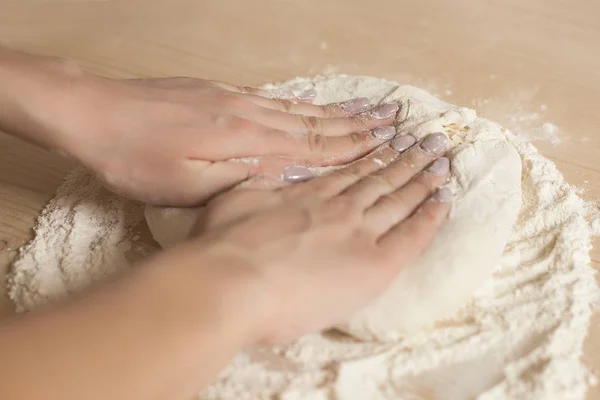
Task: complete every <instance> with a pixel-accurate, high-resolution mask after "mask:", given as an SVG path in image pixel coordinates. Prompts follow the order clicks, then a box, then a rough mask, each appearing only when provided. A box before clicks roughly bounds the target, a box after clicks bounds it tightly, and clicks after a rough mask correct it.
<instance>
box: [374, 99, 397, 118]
mask: <svg viewBox="0 0 600 400" xmlns="http://www.w3.org/2000/svg"><path fill="white" fill-rule="evenodd" d="M398 108H399V107H398V103H387V104H384V105H381V106H379V107H377V108H375V109H374V110H373V111H371V115H372V116H373V117H375V118H377V119H386V118H391V117H393V116H395V115H396V113H397V112H398Z"/></svg>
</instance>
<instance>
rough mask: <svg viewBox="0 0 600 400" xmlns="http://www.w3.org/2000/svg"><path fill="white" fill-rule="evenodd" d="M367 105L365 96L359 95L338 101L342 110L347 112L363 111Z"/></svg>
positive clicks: (356, 112) (367, 100)
mask: <svg viewBox="0 0 600 400" xmlns="http://www.w3.org/2000/svg"><path fill="white" fill-rule="evenodd" d="M369 105H370V103H369V99H367V98H366V97H359V98H356V99H352V100H348V101H344V102H342V103H340V107H342V110H344V112H346V113H348V114H358V113H359V112H362V111H365V110H366V109H367V108H369Z"/></svg>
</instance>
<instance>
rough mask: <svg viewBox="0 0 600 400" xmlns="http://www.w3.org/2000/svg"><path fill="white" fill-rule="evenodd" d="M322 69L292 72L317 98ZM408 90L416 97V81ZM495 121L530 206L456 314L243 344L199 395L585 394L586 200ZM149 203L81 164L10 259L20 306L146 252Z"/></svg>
mask: <svg viewBox="0 0 600 400" xmlns="http://www.w3.org/2000/svg"><path fill="white" fill-rule="evenodd" d="M319 79H320V78H317V80H316V82H315V81H310V80H303V79H298V80H295V81H292V82H289V83H286V84H285V85H284V86H286V87H294V88H305V87H307V86H311V85H315V84H316V87H317V93H318V96H317V101H319V96H320V95H321V94H320V93H319V90H318V89H319V85H318V83H319ZM340 79H342V78H340ZM340 82H341V80H340ZM344 82H346V83H345V84H344V86H343V87H340V88H339V89H340V90H342V91H343V93H344V96H346V97H347V98H348V99H349V98H353V97H359V96H366V97H372V96H373V94H374V93H381V92H382V90H381V89H382V87H381V86H378V85H379V84H380V83H381V82H382V81H381V80H378V79H374V78H364V77H362V78H356V79H355V84H354V85H352V84H348V83H347V82H348V80H347V79H345V80H344ZM389 84H390V83H389V82H386V83H385V85H389ZM383 87H387V86H383ZM365 88H366V89H365ZM402 90H404V91H405V92H406V93H409V94H410V93H414V94H415V98H416V99H418V98H419V97H420V96H421V93H422V91H420V90H419V89H416V88H411V87H407V86H404V87H402ZM365 91H366V92H368V93H365ZM388 94H389V93H382V94H381V101H385V98H386V95H388ZM405 112H410V110H405ZM473 115H474V114H473ZM496 128H497V129H500V130H501V131H502V134H504V135H506V137H507V139H508V140H509V142H510V143H511V144H512V145H513V146H514V147H515V148H516V150H517V151H518V153H519V155H520V157H521V161H522V165H523V175H522V188H523V206H522V208H521V211H520V214H519V218H518V221H517V224H516V226H515V228H514V231H513V233H512V236H511V239H510V241H509V243H508V245H507V247H506V249H505V251H504V253H503V256H502V258H501V261H500V262H499V263H498V265H496V266H495V267H494V269H493V276H492V278H491V279H490V280H489V281H488V282H486V284H485V285H484V286H483V287H482V288H480V290H478V292H477V293H476V294H475V296H474V297H473V298H472V300H471V301H470V303H469V304H468V305H467V306H466V307H464V308H463V309H462V310H461V311H460V312H459V313H458V315H456V316H455V318H454V319H453V322H452V323H447V324H444V325H442V326H437V327H435V328H434V329H432V330H428V331H424V332H418V333H415V334H411V335H409V336H407V337H404V338H402V339H400V340H398V341H396V342H393V343H377V342H361V341H358V340H356V339H353V338H350V337H348V336H345V335H342V334H340V333H339V332H336V331H332V332H324V333H322V334H314V335H308V336H305V337H302V338H300V339H298V340H296V341H294V342H292V343H287V344H282V345H279V346H276V347H271V348H262V349H254V350H251V351H246V352H243V353H241V354H239V355H238V356H237V357H236V358H235V359H234V360H233V361H232V362H231V364H230V365H229V366H228V367H227V368H226V369H225V370H224V371H223V372H222V373H221V375H220V376H219V379H218V380H217V381H216V382H215V383H214V384H213V385H212V386H210V387H209V388H208V389H206V390H205V391H204V392H203V393H202V394H200V395H199V397H198V398H200V399H232V400H233V399H235V400H243V399H280V400H331V399H360V400H363V399H370V400H378V399H381V400H383V399H467V398H477V399H481V400H491V399H583V398H584V395H585V392H586V390H587V388H588V386H589V385H590V384H591V383H594V382H595V378H594V377H593V376H592V375H591V374H590V372H589V371H588V370H587V369H586V368H585V367H584V365H583V364H582V363H581V361H580V356H581V354H582V347H583V342H584V339H585V336H586V334H587V331H588V325H589V319H590V316H591V312H592V308H593V306H594V305H595V303H596V302H597V301H598V299H599V293H600V291H599V290H598V287H597V285H596V282H595V279H594V271H593V269H592V267H591V266H590V257H589V251H590V249H591V236H592V230H591V227H590V223H589V222H588V221H587V220H586V216H588V217H589V215H588V214H589V207H588V205H587V204H586V203H585V202H584V201H583V200H582V199H581V198H580V197H579V196H578V190H577V189H576V188H574V187H571V186H569V185H568V184H566V183H565V182H564V179H563V177H562V175H561V174H560V172H558V170H557V169H556V167H555V166H554V164H553V163H552V162H551V161H549V160H548V159H546V158H544V157H542V156H541V155H540V154H539V153H538V152H537V150H536V149H535V148H534V146H533V145H531V144H530V143H528V142H526V141H524V140H522V139H520V138H519V137H516V136H515V135H513V134H511V133H510V132H508V131H506V130H503V129H502V128H500V127H498V126H496ZM398 129H399V130H402V129H403V126H402V124H401V123H400V125H399V126H398ZM404 133H408V132H404ZM447 133H448V134H449V136H450V138H451V140H458V139H460V138H459V137H458V136H453V134H454V133H455V134H456V135H458V134H459V133H458V132H454V133H453V132H452V131H451V132H447ZM462 139H464V138H462ZM462 139H461V140H462ZM142 210H143V207H142V205H141V204H138V203H135V202H131V201H127V200H123V199H121V198H119V197H117V196H115V195H112V194H110V193H108V192H107V191H106V190H104V189H103V188H102V187H101V185H100V184H99V183H98V182H97V181H96V180H95V179H94V178H93V177H91V176H90V175H88V174H87V172H86V171H85V170H82V169H79V170H76V171H73V172H72V173H71V174H70V175H69V176H68V177H67V179H66V180H65V182H64V184H63V185H62V186H61V187H60V188H59V189H58V191H57V195H56V198H55V199H53V200H52V201H51V202H50V203H49V204H48V206H47V207H46V209H45V210H44V211H43V212H42V214H41V215H40V217H39V219H38V221H37V225H36V228H35V233H36V236H35V238H34V239H33V240H32V241H31V242H30V243H29V244H27V245H26V246H24V247H23V248H22V249H21V251H20V256H19V257H18V259H17V260H16V261H15V263H14V268H13V271H12V273H11V275H10V276H9V290H10V296H11V298H12V299H13V300H14V301H15V303H16V305H17V307H18V309H19V310H20V311H26V310H32V309H34V308H36V307H37V306H39V305H42V304H44V303H46V302H49V301H52V300H54V299H57V298H60V297H63V296H65V295H68V294H69V293H72V292H74V291H76V290H80V289H82V288H84V287H86V286H87V285H88V284H89V283H90V282H92V281H93V280H95V279H101V278H103V277H106V276H109V275H112V274H114V273H118V272H119V271H123V270H126V269H127V268H129V267H130V265H131V263H132V261H133V260H135V259H137V258H139V257H142V256H144V255H145V254H146V253H147V250H146V248H145V247H144V246H142V245H140V244H138V243H137V233H136V232H137V231H136V227H138V226H139V224H140V223H142V220H143V215H142V214H143V213H142ZM416 306H418V305H416Z"/></svg>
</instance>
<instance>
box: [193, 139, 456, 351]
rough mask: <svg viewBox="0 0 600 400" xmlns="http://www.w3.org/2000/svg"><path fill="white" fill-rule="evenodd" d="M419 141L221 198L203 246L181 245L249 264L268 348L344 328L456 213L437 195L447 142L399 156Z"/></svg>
mask: <svg viewBox="0 0 600 400" xmlns="http://www.w3.org/2000/svg"><path fill="white" fill-rule="evenodd" d="M414 141H415V140H414V138H413V137H412V136H403V137H400V138H397V139H395V140H394V141H393V142H392V144H391V145H390V146H386V147H383V148H380V149H378V150H377V151H375V152H373V153H372V154H370V155H368V156H367V157H365V158H363V159H361V160H359V161H357V162H355V163H353V164H352V165H350V166H349V167H347V168H346V169H343V170H338V171H337V172H334V173H332V174H330V175H328V176H324V177H319V178H315V179H313V180H311V181H309V182H305V183H299V184H295V185H292V186H287V187H284V188H281V189H274V190H264V189H251V188H244V189H239V190H233V191H231V192H228V193H226V194H223V195H221V196H219V197H217V198H215V199H214V200H212V201H211V202H209V203H208V205H207V207H206V209H205V211H204V214H203V215H202V217H201V218H200V220H199V221H198V225H197V226H196V228H195V234H196V235H199V237H198V239H196V240H195V241H192V242H189V243H187V244H185V245H183V246H192V247H193V246H198V244H199V243H200V244H202V246H201V248H203V249H205V250H206V251H207V253H208V254H210V255H211V257H209V258H211V259H214V258H217V259H218V258H219V257H223V258H226V259H227V260H228V262H227V263H221V265H222V268H227V265H246V266H247V269H249V270H250V271H252V273H253V274H254V276H256V277H257V280H258V281H260V282H261V284H260V285H258V287H259V288H260V290H259V291H258V292H260V295H257V296H256V297H257V298H263V299H265V300H264V301H262V302H261V301H258V300H255V301H256V304H253V307H255V308H257V309H261V308H262V309H263V310H264V309H266V310H267V311H266V312H264V313H263V314H264V315H265V317H264V318H255V320H256V324H257V326H259V327H260V328H259V330H260V332H259V333H258V334H257V336H258V337H259V338H260V341H262V342H268V343H272V342H277V341H280V340H287V339H291V338H294V337H297V336H299V335H301V334H304V333H308V332H313V331H316V330H320V329H324V328H328V327H331V326H334V325H336V324H339V323H343V322H346V321H347V320H348V319H349V318H350V317H351V316H352V315H353V313H355V312H356V311H358V310H359V309H360V308H362V307H365V306H366V305H367V304H368V303H369V302H370V301H371V300H373V299H374V298H375V297H376V296H377V295H379V294H380V293H382V291H383V290H384V289H385V288H386V286H387V285H388V284H389V283H390V282H391V281H392V280H393V278H394V276H395V275H396V274H397V273H398V272H399V271H400V270H401V269H402V268H405V267H408V266H409V265H410V264H411V263H412V262H413V261H414V260H415V259H416V257H418V256H419V254H421V252H422V251H423V250H424V249H425V248H426V246H427V245H428V244H429V243H430V241H431V240H432V238H433V237H434V235H435V233H436V232H437V230H438V228H439V227H440V225H441V223H442V221H443V220H444V218H445V217H446V215H447V212H448V210H449V205H450V200H451V197H452V196H451V193H450V191H449V190H448V189H441V190H439V191H436V189H437V188H438V187H439V186H440V185H441V184H443V183H444V182H446V181H447V176H448V171H449V161H448V159H447V158H438V157H440V156H441V154H442V153H443V152H444V148H445V145H446V143H447V138H446V136H445V135H443V134H441V133H437V134H433V135H430V136H429V137H428V138H426V139H425V140H424V141H423V142H422V143H421V144H420V145H415V146H412V147H410V148H409V149H408V150H406V151H405V152H403V153H401V154H400V155H399V151H398V150H400V151H402V150H405V149H406V147H408V146H409V145H411V144H412V143H414ZM380 165H385V167H384V168H381V166H380ZM424 168H427V169H425V170H424V171H423V169H424ZM262 183H263V182H261V181H260V180H257V181H256V185H258V186H261V185H262ZM196 248H197V247H196ZM188 258H190V257H189V256H188ZM200 259H201V258H200ZM245 303H247V301H245ZM261 304H262V306H261Z"/></svg>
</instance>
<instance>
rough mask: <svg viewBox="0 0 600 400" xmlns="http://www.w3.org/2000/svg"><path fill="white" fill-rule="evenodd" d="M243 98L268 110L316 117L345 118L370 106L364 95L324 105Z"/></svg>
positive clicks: (255, 97) (252, 97)
mask: <svg viewBox="0 0 600 400" xmlns="http://www.w3.org/2000/svg"><path fill="white" fill-rule="evenodd" d="M245 98H246V99H247V100H248V101H250V102H252V103H254V104H256V105H258V106H260V107H263V108H266V109H269V110H273V111H279V112H284V113H288V114H296V115H305V116H309V117H318V118H345V117H348V116H349V115H355V114H359V113H361V112H364V111H366V110H368V109H369V107H370V104H369V99H367V98H366V97H361V98H357V99H353V100H348V101H345V102H342V103H332V104H325V105H314V104H309V103H298V102H294V101H290V100H286V99H267V98H265V97H261V96H246V97H245Z"/></svg>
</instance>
